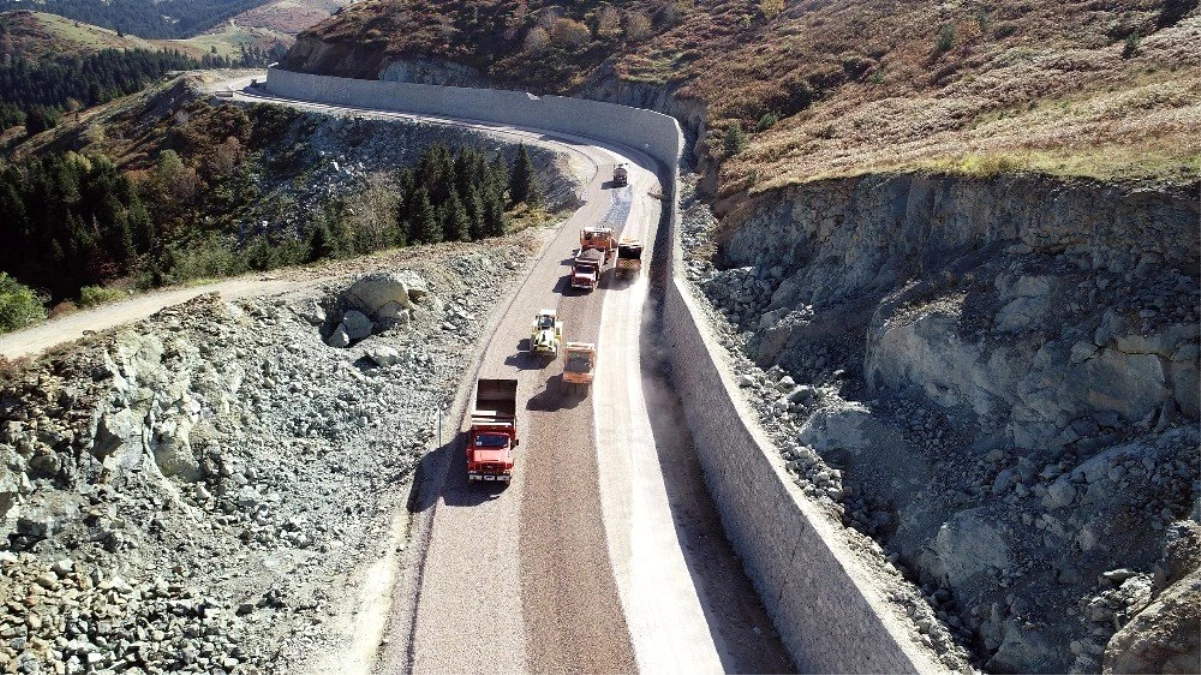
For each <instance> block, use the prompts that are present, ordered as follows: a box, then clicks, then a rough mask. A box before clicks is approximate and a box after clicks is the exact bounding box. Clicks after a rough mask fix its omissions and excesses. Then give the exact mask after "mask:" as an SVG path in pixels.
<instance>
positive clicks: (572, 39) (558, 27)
mask: <svg viewBox="0 0 1201 675" xmlns="http://www.w3.org/2000/svg"><path fill="white" fill-rule="evenodd" d="M550 39H551V42H553V43H554V44H555V46H557V47H566V48H569V49H579V48H580V47H583V46H584V45H586V44H588V43H589V42H590V41H591V40H592V31H590V30H588V27H587V26H585V25H584V24H582V23H580V22H579V21H575V20H573V19H568V18H562V19H559V20H557V21H555V24H554V26H552V27H551V31H550Z"/></svg>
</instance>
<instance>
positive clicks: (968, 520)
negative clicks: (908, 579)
mask: <svg viewBox="0 0 1201 675" xmlns="http://www.w3.org/2000/svg"><path fill="white" fill-rule="evenodd" d="M924 563H925V565H924V567H925V568H926V569H929V570H931V571H932V572H933V573H934V575H935V576H937V577H939V579H940V580H941V581H942V582H943V583H945V584H946V585H947V586H948V587H950V588H951V589H953V590H955V591H962V592H963V594H964V595H968V594H969V593H968V591H969V589H970V588H971V587H972V586H973V585H976V584H980V583H981V582H982V581H984V580H986V579H989V578H991V577H993V576H995V575H996V573H997V571H998V570H1008V569H1009V566H1010V564H1011V557H1010V551H1009V544H1008V542H1007V541H1006V539H1005V535H1004V533H1003V531H1002V528H1001V527H1000V526H998V519H997V518H996V515H995V514H989V513H988V512H987V511H986V510H985V508H984V507H981V508H975V509H968V510H966V511H960V512H959V513H957V514H955V515H954V516H952V517H951V519H950V520H948V521H947V522H945V523H943V526H942V527H940V528H939V530H938V534H937V535H935V537H934V541H933V542H932V543H931V545H930V551H929V552H928V554H927V555H926V556H925V559H924Z"/></svg>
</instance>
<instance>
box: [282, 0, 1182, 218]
mask: <svg viewBox="0 0 1201 675" xmlns="http://www.w3.org/2000/svg"><path fill="white" fill-rule="evenodd" d="M667 4H670V5H671V7H670V8H668V7H667ZM765 7H766V9H765ZM1163 7H1164V3H1163V1H1162V0H1128V1H1125V2H1121V3H1102V2H1056V3H1035V2H1029V1H1028V0H993V1H990V2H984V1H983V0H968V1H967V2H962V3H943V2H935V1H934V0H910V1H907V2H900V0H799V1H795V0H794V1H791V2H786V3H784V6H783V8H782V10H781V8H780V7H779V6H778V3H777V4H771V3H769V4H768V5H767V6H765V5H764V3H763V2H761V1H760V0H712V1H710V2H704V3H700V2H679V1H677V2H674V3H666V4H665V3H664V2H663V1H662V0H629V1H628V2H622V3H576V2H563V1H553V0H522V1H521V2H519V1H518V0H474V1H472V0H457V1H454V2H446V1H445V0H364V2H360V3H356V4H354V5H352V6H351V7H349V8H347V9H346V10H345V11H343V12H341V13H340V14H339V15H337V16H335V17H331V19H329V20H327V21H325V22H323V23H322V24H320V25H318V26H316V27H315V28H314V29H313V30H312V31H310V32H309V33H308V35H309V36H310V37H311V38H313V39H314V40H319V41H324V42H333V43H340V44H342V45H343V46H345V47H346V48H347V49H348V50H349V51H347V50H334V51H332V52H331V55H332V56H331V60H330V61H329V62H326V63H324V64H321V63H318V64H316V65H315V66H314V65H313V64H312V63H310V64H309V65H310V67H315V68H316V69H317V70H318V71H320V72H334V73H335V74H343V75H350V76H360V77H362V76H367V77H370V76H372V72H363V70H362V69H366V71H370V70H371V69H372V68H378V67H381V64H383V63H385V62H386V60H385V59H384V58H383V57H385V56H386V57H388V58H407V57H412V56H433V57H435V58H442V59H446V60H450V61H456V62H459V63H465V64H468V65H472V66H475V67H476V68H478V69H480V70H481V71H483V72H485V73H487V74H488V75H490V76H491V77H492V78H494V79H495V80H498V81H499V82H501V83H502V84H511V85H514V86H521V87H523V88H527V89H530V90H536V91H555V92H562V93H579V92H581V91H584V92H586V90H587V87H588V86H589V85H588V83H589V82H591V81H592V80H594V79H595V78H597V77H601V76H603V74H604V73H613V74H616V76H618V77H620V78H621V79H623V80H625V81H628V82H639V83H647V84H651V85H662V86H666V87H669V88H671V89H672V90H673V91H674V92H675V94H676V96H678V97H683V98H693V99H698V100H700V101H703V102H704V103H705V104H707V106H708V110H709V124H708V127H709V128H710V129H723V128H725V127H726V122H727V121H729V120H733V119H737V120H739V121H741V122H742V127H743V128H744V129H749V130H754V129H755V128H756V124H757V122H758V120H759V119H760V117H762V116H763V115H765V114H770V115H774V116H776V117H778V118H779V120H780V122H779V123H778V124H776V125H775V126H774V127H772V128H770V129H767V130H765V131H763V132H760V133H757V134H753V135H752V138H751V143H750V147H749V149H748V150H747V151H746V152H744V153H742V154H741V155H739V156H737V157H735V158H730V159H728V160H727V161H725V162H724V166H723V167H722V173H721V184H722V188H721V189H722V193H723V194H727V195H728V194H732V193H734V192H738V191H741V190H744V189H748V188H749V189H753V190H763V189H768V188H772V187H777V186H780V185H785V184H789V183H796V182H802V181H809V180H814V179H816V178H821V177H828V176H844V175H854V174H860V173H867V172H872V171H897V170H918V169H923V170H938V171H953V172H962V173H967V174H973V175H982V174H990V173H997V172H1009V171H1015V170H1029V171H1041V172H1048V173H1054V174H1061V175H1080V176H1091V177H1097V178H1122V179H1139V178H1155V179H1168V180H1173V181H1176V180H1182V181H1191V180H1196V179H1197V177H1198V169H1197V164H1198V157H1199V156H1201V149H1199V148H1198V141H1197V139H1198V138H1199V137H1201V123H1199V120H1198V118H1199V114H1198V113H1199V110H1198V103H1199V102H1201V87H1199V77H1201V18H1198V13H1199V12H1198V10H1197V9H1196V8H1193V9H1192V10H1191V12H1190V13H1189V14H1188V15H1187V17H1186V18H1184V19H1183V21H1179V22H1178V23H1176V24H1175V25H1169V24H1170V23H1171V22H1170V21H1165V20H1164V18H1165V15H1164V14H1163ZM669 10H670V11H669ZM638 16H641V17H649V18H650V19H651V23H650V25H649V27H647V26H643V29H644V30H642V31H641V32H643V33H646V34H645V35H642V34H640V35H633V34H632V32H631V31H630V29H629V28H630V25H631V18H632V17H638ZM550 17H568V18H570V19H571V20H574V21H579V22H582V23H583V24H585V25H587V26H589V27H590V28H591V29H592V31H593V33H592V36H591V40H590V41H588V42H586V43H581V44H573V45H570V46H563V47H561V48H559V47H555V46H554V45H551V46H549V47H547V48H546V50H545V51H544V52H542V53H540V54H539V56H538V57H537V58H532V57H531V56H530V55H529V54H527V53H525V52H523V51H522V38H523V36H524V35H525V34H526V33H527V32H528V31H531V30H534V29H536V28H537V27H538V26H539V25H541V24H543V23H547V22H548V21H550V20H551V19H550ZM1178 18H1179V17H1174V19H1178ZM368 32H372V34H374V35H375V36H376V38H375V40H374V41H372V42H371V43H370V44H369V45H365V44H364V36H365V35H366V34H367V33H368ZM1133 34H1137V35H1139V36H1140V41H1139V42H1140V49H1139V50H1138V52H1137V53H1135V54H1133V55H1123V48H1124V46H1125V44H1126V38H1127V37H1128V36H1130V35H1133ZM310 42H311V41H310ZM310 46H311V45H310ZM1125 56H1131V57H1130V58H1126V57H1125ZM300 60H301V59H300V58H299V54H298V56H297V61H298V62H299V61H300ZM285 63H288V61H287V59H285ZM293 65H298V64H297V63H294V64H293ZM356 69H359V70H358V71H356ZM714 140H715V141H716V142H713V143H710V144H709V145H708V147H710V148H713V149H715V150H714V154H717V155H720V154H721V151H720V148H721V143H720V139H714ZM718 159H720V157H718ZM764 176H770V177H771V179H770V180H763V179H762V178H761V177H764Z"/></svg>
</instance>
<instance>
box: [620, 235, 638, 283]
mask: <svg viewBox="0 0 1201 675" xmlns="http://www.w3.org/2000/svg"><path fill="white" fill-rule="evenodd" d="M640 271H642V242H640V241H638V240H637V239H629V238H624V237H623V238H622V240H621V242H620V243H618V244H617V269H616V271H615V272H614V274H616V275H617V276H619V277H624V278H630V277H637V276H638V273H639V272H640Z"/></svg>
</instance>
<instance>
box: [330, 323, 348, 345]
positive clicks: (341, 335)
mask: <svg viewBox="0 0 1201 675" xmlns="http://www.w3.org/2000/svg"><path fill="white" fill-rule="evenodd" d="M326 344H328V345H329V346H331V347H349V346H350V336H349V335H347V334H346V326H345V324H338V328H337V329H336V330H334V334H333V335H330V336H329V340H327V341H326Z"/></svg>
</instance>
